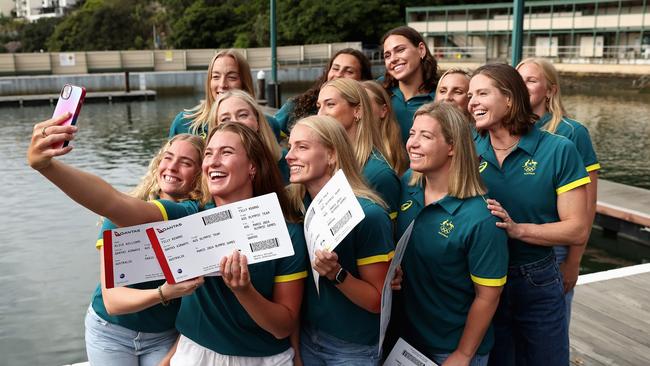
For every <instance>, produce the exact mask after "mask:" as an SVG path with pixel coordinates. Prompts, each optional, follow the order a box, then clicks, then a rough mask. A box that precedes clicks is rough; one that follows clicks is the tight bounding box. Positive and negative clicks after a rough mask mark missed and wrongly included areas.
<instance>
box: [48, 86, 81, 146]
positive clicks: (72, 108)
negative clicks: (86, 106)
mask: <svg viewBox="0 0 650 366" xmlns="http://www.w3.org/2000/svg"><path fill="white" fill-rule="evenodd" d="M85 96H86V89H84V88H83V87H80V86H75V85H70V84H65V85H64V86H63V88H62V89H61V93H60V94H59V100H58V101H57V102H56V108H55V109H54V114H52V118H54V117H58V116H61V115H63V114H65V113H66V112H70V114H71V116H70V118H68V119H66V120H65V121H63V122H62V123H61V126H66V125H75V124H77V117H79V112H80V111H81V105H82V104H83V101H84V97H85ZM68 142H69V141H64V142H61V143H59V144H57V145H55V146H53V147H54V148H61V147H66V146H68Z"/></svg>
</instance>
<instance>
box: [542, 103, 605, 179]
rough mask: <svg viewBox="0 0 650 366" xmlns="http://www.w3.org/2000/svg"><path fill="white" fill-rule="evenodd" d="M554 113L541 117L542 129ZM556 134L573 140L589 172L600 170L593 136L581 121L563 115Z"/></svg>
mask: <svg viewBox="0 0 650 366" xmlns="http://www.w3.org/2000/svg"><path fill="white" fill-rule="evenodd" d="M551 117H552V115H551V114H550V113H546V114H544V115H543V116H542V118H540V119H539V120H538V121H537V122H536V123H535V126H537V127H538V128H539V129H540V130H543V129H544V127H545V126H546V125H547V124H548V122H549V121H550V120H551ZM555 134H556V135H560V136H564V137H566V138H568V139H569V140H571V142H573V144H574V145H575V146H576V149H578V152H579V153H580V156H581V157H582V161H583V163H584V165H585V167H586V168H587V172H591V171H594V170H600V163H598V158H597V157H596V151H594V145H593V144H592V143H591V137H590V136H589V130H587V128H586V127H585V126H584V125H582V124H581V123H580V122H578V121H576V120H573V119H571V118H569V117H566V116H564V117H562V120H561V121H560V123H559V124H558V125H557V128H556V129H555Z"/></svg>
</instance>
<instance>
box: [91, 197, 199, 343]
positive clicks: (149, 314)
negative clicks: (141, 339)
mask: <svg viewBox="0 0 650 366" xmlns="http://www.w3.org/2000/svg"><path fill="white" fill-rule="evenodd" d="M152 202H154V203H155V204H156V206H157V207H158V208H159V209H161V212H162V213H163V217H164V218H165V220H168V219H169V220H173V219H177V218H180V217H184V216H187V215H191V214H193V213H196V212H198V205H197V203H196V202H195V201H184V202H179V203H177V202H172V201H166V200H159V201H152ZM115 228H117V226H116V225H115V224H113V223H112V222H111V221H110V220H108V219H104V223H103V224H102V228H101V230H100V231H99V238H98V240H97V243H96V245H95V246H96V247H97V249H100V250H101V249H102V247H103V246H104V240H103V234H104V231H106V230H111V229H115ZM163 283H165V280H159V281H150V282H144V283H138V284H135V285H130V286H128V287H129V288H135V289H142V290H148V289H155V288H157V287H158V286H160V285H162V284H163ZM91 305H92V307H93V310H94V311H95V313H97V315H98V316H99V317H100V318H102V319H104V320H106V321H107V322H109V323H112V324H117V325H120V326H122V327H124V328H127V329H131V330H133V331H136V332H146V333H159V332H164V331H167V330H170V329H173V328H174V323H175V322H176V313H178V309H179V307H180V305H181V301H180V299H174V300H171V301H170V304H169V305H168V306H163V305H162V304H157V305H154V306H151V307H149V308H146V309H144V310H141V311H138V312H136V313H131V314H123V315H109V314H108V311H106V307H105V306H104V299H103V297H102V289H101V285H97V288H96V289H95V293H93V297H92V300H91Z"/></svg>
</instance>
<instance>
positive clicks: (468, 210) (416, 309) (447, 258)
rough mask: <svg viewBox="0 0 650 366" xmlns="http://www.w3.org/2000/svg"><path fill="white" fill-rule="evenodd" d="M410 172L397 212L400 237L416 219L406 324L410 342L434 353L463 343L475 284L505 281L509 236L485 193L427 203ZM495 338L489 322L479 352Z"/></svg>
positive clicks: (408, 257)
mask: <svg viewBox="0 0 650 366" xmlns="http://www.w3.org/2000/svg"><path fill="white" fill-rule="evenodd" d="M410 175H411V174H410V171H409V172H407V173H406V174H405V175H404V177H403V178H402V197H401V202H402V204H401V208H400V212H399V214H398V216H397V225H398V232H399V235H400V236H401V235H402V234H403V232H404V231H405V230H406V228H407V227H408V225H409V224H410V223H411V221H413V220H415V223H414V225H413V232H412V233H411V238H410V240H409V242H408V245H407V247H406V251H405V252H404V258H403V259H402V269H403V271H404V282H403V284H402V296H403V297H404V308H405V309H404V310H405V311H404V314H406V321H407V324H406V325H405V326H404V327H403V329H404V331H405V334H404V335H405V337H406V338H407V339H408V342H409V343H410V344H412V345H413V346H414V347H416V348H417V349H418V350H420V351H422V352H423V353H424V354H425V355H427V356H429V357H431V356H432V355H434V354H440V353H451V352H453V351H455V350H456V349H457V348H458V343H459V342H460V339H461V337H462V335H463V330H464V329H465V324H466V321H467V314H468V313H469V310H470V307H471V306H472V303H473V302H474V299H475V297H476V292H475V291H474V285H475V284H478V285H483V286H503V285H504V284H505V282H506V274H507V270H508V245H507V240H508V237H507V235H506V233H505V231H504V230H502V229H499V228H498V227H497V226H496V222H497V219H496V217H494V216H493V215H491V214H490V211H489V210H488V209H487V203H486V202H485V200H484V198H483V197H481V196H477V197H472V198H468V199H464V200H461V199H458V198H455V197H451V196H445V197H444V198H442V199H441V200H440V201H438V202H435V203H432V204H429V205H427V206H426V207H425V205H424V191H423V187H422V186H421V185H416V186H409V185H408V181H409V179H410ZM493 343H494V336H493V331H492V326H490V328H489V329H488V331H487V332H486V333H485V336H484V338H483V341H482V342H481V344H480V346H479V348H478V351H477V353H478V354H486V353H488V352H490V349H491V348H492V345H493Z"/></svg>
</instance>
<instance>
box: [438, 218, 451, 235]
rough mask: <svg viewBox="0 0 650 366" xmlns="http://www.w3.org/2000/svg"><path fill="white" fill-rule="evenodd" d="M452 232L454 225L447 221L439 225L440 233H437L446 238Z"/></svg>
mask: <svg viewBox="0 0 650 366" xmlns="http://www.w3.org/2000/svg"><path fill="white" fill-rule="evenodd" d="M452 230H454V224H452V222H451V220H449V219H447V220H445V221H443V222H441V223H440V231H438V234H440V235H442V236H444V237H445V238H448V237H449V234H450V233H451V231H452Z"/></svg>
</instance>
